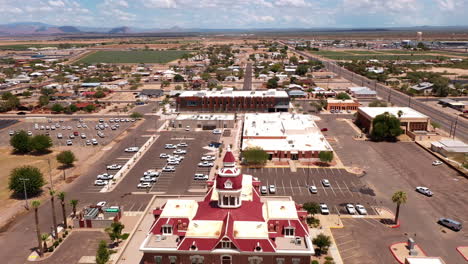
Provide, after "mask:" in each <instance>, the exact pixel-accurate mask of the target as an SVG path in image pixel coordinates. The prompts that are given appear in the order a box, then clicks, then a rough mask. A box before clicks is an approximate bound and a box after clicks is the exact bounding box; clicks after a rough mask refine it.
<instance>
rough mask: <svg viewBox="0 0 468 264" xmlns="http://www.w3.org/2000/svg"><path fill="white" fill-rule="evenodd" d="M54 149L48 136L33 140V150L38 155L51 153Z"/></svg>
mask: <svg viewBox="0 0 468 264" xmlns="http://www.w3.org/2000/svg"><path fill="white" fill-rule="evenodd" d="M51 147H52V139H51V138H50V137H49V136H47V135H36V136H34V137H32V138H31V148H32V149H33V150H34V151H36V152H38V153H46V152H49V151H50V150H49V149H50V148H51Z"/></svg>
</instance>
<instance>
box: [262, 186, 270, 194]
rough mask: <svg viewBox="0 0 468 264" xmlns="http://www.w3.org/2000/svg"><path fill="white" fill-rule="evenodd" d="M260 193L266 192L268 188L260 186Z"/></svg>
mask: <svg viewBox="0 0 468 264" xmlns="http://www.w3.org/2000/svg"><path fill="white" fill-rule="evenodd" d="M260 193H261V194H267V193H268V188H267V187H266V186H265V185H263V186H262V187H260Z"/></svg>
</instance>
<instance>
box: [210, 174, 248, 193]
mask: <svg viewBox="0 0 468 264" xmlns="http://www.w3.org/2000/svg"><path fill="white" fill-rule="evenodd" d="M242 178H243V176H242V174H240V175H239V176H236V177H221V176H219V175H218V176H216V189H220V190H239V189H241V188H242ZM228 181H230V182H231V186H232V187H231V188H227V187H226V182H228Z"/></svg>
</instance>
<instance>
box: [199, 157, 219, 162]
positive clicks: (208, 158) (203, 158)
mask: <svg viewBox="0 0 468 264" xmlns="http://www.w3.org/2000/svg"><path fill="white" fill-rule="evenodd" d="M215 159H216V157H215V156H202V157H201V160H202V161H213V160H215Z"/></svg>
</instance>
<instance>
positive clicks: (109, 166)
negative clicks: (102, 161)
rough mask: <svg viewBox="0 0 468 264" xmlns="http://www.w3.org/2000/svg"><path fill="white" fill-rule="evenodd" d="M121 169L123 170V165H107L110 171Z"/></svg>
mask: <svg viewBox="0 0 468 264" xmlns="http://www.w3.org/2000/svg"><path fill="white" fill-rule="evenodd" d="M121 168H122V165H120V164H111V165H107V169H108V170H120V169H121Z"/></svg>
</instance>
